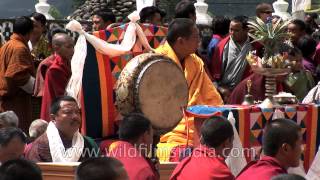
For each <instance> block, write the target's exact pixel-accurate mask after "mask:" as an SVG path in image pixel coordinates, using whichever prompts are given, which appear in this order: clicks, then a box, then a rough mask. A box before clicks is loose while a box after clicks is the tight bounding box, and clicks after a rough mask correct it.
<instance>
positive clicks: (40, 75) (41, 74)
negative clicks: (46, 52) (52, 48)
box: [33, 55, 55, 97]
mask: <svg viewBox="0 0 320 180" xmlns="http://www.w3.org/2000/svg"><path fill="white" fill-rule="evenodd" d="M54 60H55V56H54V55H51V56H49V57H47V58H46V59H44V60H43V61H41V63H40V64H39V67H38V69H37V74H36V81H35V83H34V94H33V95H34V96H36V97H42V95H43V89H44V79H45V77H46V73H47V70H48V69H49V67H50V66H51V65H52V63H53V62H54Z"/></svg>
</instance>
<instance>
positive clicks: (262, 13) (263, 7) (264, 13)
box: [256, 3, 273, 23]
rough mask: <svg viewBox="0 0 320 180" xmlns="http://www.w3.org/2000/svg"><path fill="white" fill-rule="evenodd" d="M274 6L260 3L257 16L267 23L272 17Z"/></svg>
mask: <svg viewBox="0 0 320 180" xmlns="http://www.w3.org/2000/svg"><path fill="white" fill-rule="evenodd" d="M272 12H273V10H272V6H271V4H269V3H260V4H258V5H257V7H256V16H257V17H258V18H260V19H261V20H262V21H263V22H265V23H266V22H267V20H268V18H271V17H272Z"/></svg>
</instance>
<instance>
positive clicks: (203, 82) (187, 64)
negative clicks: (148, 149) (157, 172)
mask: <svg viewBox="0 0 320 180" xmlns="http://www.w3.org/2000/svg"><path fill="white" fill-rule="evenodd" d="M156 52H157V53H159V54H162V55H165V56H168V57H169V58H171V59H172V60H173V61H174V62H175V63H176V64H178V66H179V67H180V68H181V69H182V66H181V63H180V60H179V59H178V57H177V56H176V54H175V52H174V50H173V49H172V48H171V46H170V45H169V44H168V42H166V43H165V44H163V45H161V46H159V47H158V48H157V49H156ZM183 71H184V75H185V77H186V80H187V83H188V87H189V99H188V106H193V105H211V106H217V105H222V104H223V100H222V98H221V96H220V94H219V93H218V91H217V90H216V88H215V87H214V85H213V83H212V82H211V80H210V79H209V77H208V75H207V73H206V72H205V70H204V64H203V62H202V60H201V59H200V58H199V57H198V56H197V55H196V54H191V55H189V56H188V57H186V58H185V60H184V69H183ZM188 122H189V141H188V143H189V144H190V145H192V144H193V142H192V141H193V130H194V126H193V118H189V119H188ZM186 143H187V127H186V121H185V119H182V120H181V121H180V123H179V124H178V125H177V126H176V128H174V129H173V130H172V131H171V132H169V133H167V134H165V135H163V136H162V137H161V139H160V143H159V144H158V150H159V151H158V157H159V158H160V160H161V161H167V160H168V159H167V158H169V156H168V153H170V151H171V149H172V148H173V147H176V146H178V145H186ZM164 156H165V157H164ZM162 157H164V158H162Z"/></svg>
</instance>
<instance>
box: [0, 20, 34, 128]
mask: <svg viewBox="0 0 320 180" xmlns="http://www.w3.org/2000/svg"><path fill="white" fill-rule="evenodd" d="M32 30H33V23H32V20H31V19H30V18H29V17H25V16H22V17H18V18H16V19H15V22H14V24H13V34H12V35H11V37H10V40H9V41H8V42H7V43H6V44H5V45H3V47H2V48H1V50H0V112H4V111H8V110H12V111H14V112H15V113H16V114H17V116H18V118H19V120H20V123H19V124H20V125H19V127H20V128H21V129H22V130H23V131H27V130H28V128H29V125H30V123H31V122H32V104H31V95H32V93H33V86H34V76H35V67H34V64H33V61H32V59H33V58H32V56H31V54H30V50H29V48H28V41H29V40H30V36H31V33H32Z"/></svg>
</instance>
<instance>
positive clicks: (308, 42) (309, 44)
mask: <svg viewBox="0 0 320 180" xmlns="http://www.w3.org/2000/svg"><path fill="white" fill-rule="evenodd" d="M297 47H298V48H299V49H300V51H301V52H302V56H303V60H302V65H303V66H302V67H303V68H304V69H305V70H308V71H310V72H311V74H312V75H313V76H314V77H315V78H318V77H317V70H316V69H317V62H316V61H315V60H314V54H315V52H316V47H317V41H316V40H314V39H313V38H312V37H311V36H308V35H305V36H302V37H301V38H300V39H299V41H298V44H297Z"/></svg>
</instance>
